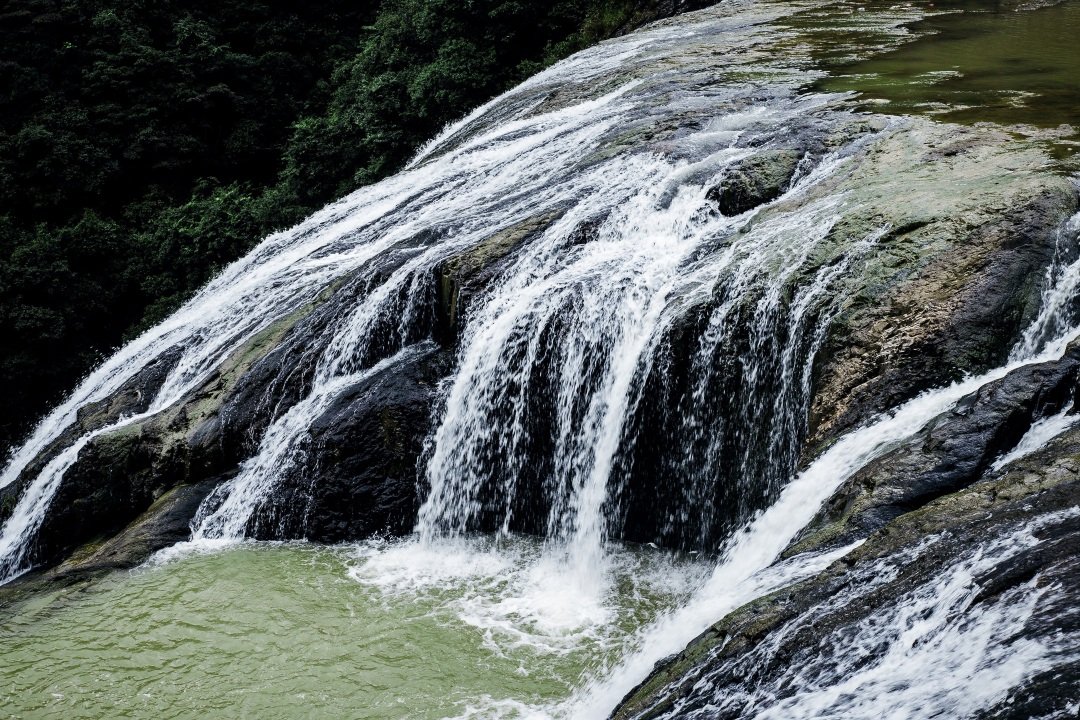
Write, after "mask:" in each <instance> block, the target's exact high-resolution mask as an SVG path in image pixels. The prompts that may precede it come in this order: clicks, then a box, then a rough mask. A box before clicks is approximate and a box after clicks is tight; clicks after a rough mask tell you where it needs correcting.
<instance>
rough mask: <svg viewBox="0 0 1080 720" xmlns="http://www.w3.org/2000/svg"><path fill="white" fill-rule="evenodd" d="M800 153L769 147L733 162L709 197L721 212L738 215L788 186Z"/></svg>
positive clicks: (796, 166) (797, 164) (770, 198)
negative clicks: (766, 149)
mask: <svg viewBox="0 0 1080 720" xmlns="http://www.w3.org/2000/svg"><path fill="white" fill-rule="evenodd" d="M802 157H803V155H802V153H800V152H798V151H797V150H788V149H782V150H768V151H765V152H763V153H760V154H758V155H754V156H752V157H750V158H748V159H746V160H743V161H741V162H738V163H736V164H735V165H733V166H732V167H731V168H730V170H729V172H728V173H727V175H726V177H724V179H723V180H721V182H720V184H719V185H717V186H716V187H714V188H712V189H711V190H709V193H708V196H707V197H708V198H709V200H711V201H712V202H714V203H716V206H717V208H719V210H720V212H721V213H723V214H724V215H729V216H731V215H741V214H742V213H744V212H746V211H747V210H752V209H754V208H756V207H757V206H758V205H763V204H765V203H767V202H769V201H771V200H775V199H776V198H778V197H780V195H781V194H782V193H783V192H784V190H786V189H787V188H788V184H789V183H790V182H791V178H792V176H793V175H794V174H795V170H796V168H798V166H799V161H800V160H801V159H802Z"/></svg>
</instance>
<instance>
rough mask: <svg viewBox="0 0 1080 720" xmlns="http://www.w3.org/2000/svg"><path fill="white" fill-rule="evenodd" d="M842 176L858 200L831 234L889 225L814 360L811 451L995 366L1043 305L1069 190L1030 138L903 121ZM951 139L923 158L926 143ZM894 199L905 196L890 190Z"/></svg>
mask: <svg viewBox="0 0 1080 720" xmlns="http://www.w3.org/2000/svg"><path fill="white" fill-rule="evenodd" d="M911 123H912V127H911V129H910V131H905V132H901V133H896V134H893V135H891V136H890V137H889V138H887V139H886V140H885V141H883V142H882V143H879V144H877V145H875V146H874V147H873V148H871V150H870V154H871V160H872V161H871V162H867V163H862V164H860V165H859V167H858V168H857V169H856V170H855V171H854V173H853V175H852V177H851V178H850V185H849V186H850V187H851V188H852V190H851V192H853V193H854V194H856V195H858V196H864V197H865V198H866V199H867V202H868V205H869V208H868V210H867V212H865V213H864V214H863V215H861V216H860V217H852V218H845V219H844V220H842V221H841V222H840V223H839V224H838V226H837V227H836V228H835V229H834V233H836V234H842V235H847V236H849V237H850V236H853V235H854V236H858V235H861V234H862V235H865V234H867V233H869V232H871V231H873V228H874V226H875V225H876V226H877V227H878V228H884V229H886V230H887V233H886V235H884V236H883V238H882V239H881V241H880V242H879V246H878V248H877V250H876V251H875V252H874V253H873V255H872V257H871V258H870V261H869V262H868V264H867V266H866V267H865V269H864V270H862V271H861V272H860V273H858V274H856V275H853V276H852V278H851V280H852V283H853V284H854V287H853V288H852V299H851V300H850V301H848V302H847V303H846V304H845V307H844V308H843V310H842V312H841V313H840V314H839V315H838V317H837V318H836V320H835V321H834V323H833V326H832V328H831V329H830V333H829V337H828V340H827V341H826V343H825V346H824V347H823V348H822V350H821V353H820V354H819V357H818V359H817V363H816V365H817V367H816V368H815V382H814V386H815V392H814V400H813V404H812V407H811V411H810V419H809V425H810V428H809V429H810V432H809V436H808V440H807V451H808V456H812V455H813V454H815V453H816V449H817V448H820V447H821V446H822V445H823V444H824V443H828V442H829V441H830V440H831V439H833V438H835V437H837V436H838V435H839V434H841V433H842V432H844V431H846V430H848V429H850V428H852V427H854V426H856V425H858V424H859V423H861V422H862V421H863V420H864V419H865V418H867V417H871V416H873V415H874V414H876V413H880V412H884V411H886V410H888V409H889V408H892V407H895V406H897V405H899V404H900V403H902V402H904V401H905V400H908V399H910V398H912V397H914V396H915V395H917V394H918V393H919V392H922V391H923V390H926V389H929V388H931V387H939V386H941V385H944V384H947V383H949V382H952V381H954V380H956V379H958V378H960V377H962V376H963V375H964V374H966V373H977V372H982V371H985V370H987V369H989V368H991V367H995V366H998V365H1000V364H1001V363H1002V362H1004V360H1005V359H1006V357H1007V356H1008V353H1009V351H1010V349H1011V347H1012V345H1013V343H1014V342H1015V339H1016V338H1017V336H1018V334H1019V332H1020V330H1021V328H1022V327H1024V325H1025V324H1026V323H1027V322H1029V321H1030V320H1032V319H1033V318H1034V315H1035V313H1036V312H1037V311H1038V308H1039V304H1040V293H1041V290H1042V283H1043V282H1044V281H1045V273H1044V272H1043V269H1044V268H1045V267H1046V266H1047V265H1048V264H1049V262H1050V259H1051V258H1052V257H1053V255H1054V252H1055V248H1056V245H1057V238H1058V230H1059V228H1060V227H1061V225H1062V223H1063V222H1064V220H1065V219H1067V218H1068V217H1069V216H1070V215H1071V214H1072V213H1073V212H1075V211H1076V208H1077V194H1076V189H1075V187H1074V186H1072V185H1071V184H1070V183H1069V182H1067V181H1065V180H1064V179H1062V178H1056V177H1053V176H1047V175H1045V174H1043V173H1042V172H1040V170H1039V168H1040V167H1041V166H1042V165H1043V163H1045V158H1044V157H1043V156H1042V155H1041V153H1040V152H1039V151H1037V150H1036V149H1035V148H1033V147H1031V146H1024V145H1013V146H1010V145H1009V143H1008V141H1007V140H1006V139H1005V136H1004V135H1003V134H1001V133H999V132H998V131H994V130H989V129H985V128H983V129H970V128H958V127H955V126H933V125H932V124H929V123H922V122H919V121H911ZM943 147H945V148H955V149H957V152H956V153H954V154H949V155H947V156H938V157H936V158H935V157H934V156H933V153H934V152H936V151H935V150H934V148H937V149H939V150H940V148H943ZM898 198H903V202H897V199H898Z"/></svg>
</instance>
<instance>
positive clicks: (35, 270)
mask: <svg viewBox="0 0 1080 720" xmlns="http://www.w3.org/2000/svg"><path fill="white" fill-rule="evenodd" d="M661 2H663V0H659V1H658V0H585V1H584V2H581V1H577V2H570V1H568V0H554V1H544V2H541V1H540V0H383V1H382V2H381V3H379V2H375V3H350V2H345V1H344V0H307V2H305V3H300V4H295V5H293V6H290V8H291V9H288V10H282V9H280V7H279V5H278V4H274V3H270V2H268V0H247V1H246V2H236V0H217V2H210V1H209V0H194V1H188V2H179V1H178V0H153V2H151V1H150V0H11V1H10V2H8V3H6V4H5V5H4V6H3V8H0V252H2V253H3V257H4V258H6V260H5V261H4V262H3V264H2V265H0V334H2V337H3V338H4V343H3V345H2V346H0V347H2V350H0V395H2V396H3V397H4V400H5V401H4V403H3V405H2V406H0V448H2V447H4V446H7V445H9V444H11V443H12V442H14V441H15V440H17V439H18V437H19V436H20V435H21V434H23V433H25V432H26V431H27V430H28V429H29V425H30V423H31V422H32V421H33V420H34V419H35V418H36V417H37V416H38V415H40V413H41V412H42V411H43V410H44V408H45V407H46V406H47V405H48V404H50V403H54V402H56V401H57V400H58V399H59V397H60V395H61V393H62V392H64V391H65V390H67V389H68V388H70V387H71V385H72V384H74V382H75V381H76V380H77V378H78V377H79V376H81V375H83V374H85V373H86V372H87V371H88V370H89V369H90V368H91V367H92V366H93V365H94V364H95V363H97V362H99V361H100V360H101V358H102V357H103V356H104V355H106V354H108V353H109V352H111V351H112V350H113V349H114V348H115V347H116V346H117V345H118V344H119V343H120V342H122V341H123V340H125V339H127V338H130V337H132V336H133V335H134V334H135V333H137V332H139V331H141V330H142V329H145V328H146V327H148V326H150V325H152V324H153V323H155V322H158V321H160V320H161V319H162V318H164V317H165V316H166V315H168V313H170V312H171V311H172V310H174V309H175V308H176V307H177V306H178V305H179V304H180V303H182V302H183V301H184V300H185V299H187V298H188V297H190V296H191V294H192V293H194V292H195V291H196V290H197V289H198V288H199V287H200V286H201V285H203V284H204V283H205V282H206V281H207V280H208V279H210V278H211V277H212V276H213V275H214V274H215V273H216V272H218V271H219V270H220V269H221V268H222V267H224V266H225V265H226V264H227V263H229V262H231V261H232V260H235V259H236V258H238V257H239V256H241V255H242V254H243V253H244V252H246V251H247V250H248V249H250V248H251V247H252V246H253V245H254V243H255V242H257V241H258V240H259V239H261V238H262V237H264V236H265V235H266V234H268V233H269V232H271V231H273V230H277V229H282V228H284V227H287V226H288V225H291V224H293V223H295V222H296V221H298V220H299V219H301V218H302V217H303V216H304V215H306V214H308V213H310V212H311V211H313V210H314V209H316V208H318V207H319V206H321V205H322V204H324V203H326V202H327V201H329V200H331V199H333V198H335V197H337V196H340V195H342V194H344V193H346V192H349V191H351V190H353V189H355V188H356V187H358V186H359V185H362V184H365V183H370V182H373V181H376V180H378V179H380V178H382V177H385V176H386V175H388V174H389V173H392V172H394V171H395V170H396V169H398V168H399V167H400V166H401V165H402V164H403V162H404V161H405V160H406V159H407V158H408V157H409V155H410V154H411V153H413V152H414V151H415V149H416V147H417V146H418V145H419V144H420V143H422V142H423V141H424V140H426V139H427V138H429V137H430V136H431V135H433V134H434V133H435V132H436V131H437V130H438V129H439V128H440V127H442V126H443V125H445V124H446V123H448V122H450V121H452V120H454V119H455V118H457V117H460V116H461V115H463V114H465V113H466V112H468V111H469V110H470V109H471V108H473V107H474V106H476V105H478V104H480V103H482V102H484V101H486V100H488V99H489V98H491V97H492V96H494V95H495V94H497V93H499V92H501V91H503V90H505V89H507V88H509V87H510V86H512V85H514V84H516V83H517V82H519V81H521V80H523V79H524V78H525V77H527V76H529V75H530V74H532V73H534V72H536V71H538V70H540V69H541V68H543V67H544V66H545V65H547V64H549V63H551V62H553V61H555V60H557V59H559V58H561V57H564V56H565V55H567V54H569V53H571V52H573V51H575V50H578V49H581V48H583V47H585V46H587V45H589V44H591V43H593V42H596V41H597V40H600V39H603V38H606V37H610V36H612V35H614V34H617V33H619V32H622V31H624V30H625V29H627V28H628V27H630V26H632V25H634V24H637V23H640V22H643V21H645V20H648V19H651V18H654V17H656V16H658V15H661V14H667V13H670V12H673V10H674V3H672V2H671V0H667V3H668V4H667V6H662V5H661V4H660V3H661ZM684 4H685V3H684ZM696 4H702V3H701V2H700V0H699V1H698V2H697V3H696Z"/></svg>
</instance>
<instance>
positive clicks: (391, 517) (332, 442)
mask: <svg viewBox="0 0 1080 720" xmlns="http://www.w3.org/2000/svg"><path fill="white" fill-rule="evenodd" d="M449 367H450V358H449V357H448V355H447V353H446V352H445V351H444V350H442V349H440V348H439V347H438V346H437V345H435V344H434V343H429V344H428V346H427V347H426V348H425V349H424V350H423V351H422V352H419V353H417V354H415V355H414V356H412V357H410V358H409V359H407V360H404V361H402V362H399V363H397V364H395V365H393V366H391V367H390V368H388V369H387V370H386V371H383V372H381V373H378V374H376V375H374V376H373V377H369V378H367V379H366V380H364V381H362V382H359V383H357V384H356V385H354V386H352V387H350V388H349V389H348V390H346V391H345V392H343V393H342V394H341V395H339V396H338V397H337V398H335V400H334V402H333V404H332V405H331V406H330V407H329V408H328V409H327V410H326V411H325V412H324V413H322V415H320V416H319V417H318V418H316V419H315V420H314V422H313V423H312V425H311V429H310V438H309V439H308V440H307V441H306V442H305V445H304V448H303V450H302V452H303V454H304V458H305V461H304V463H303V465H301V466H300V467H297V468H293V469H291V470H287V469H285V468H283V469H282V472H283V474H285V477H284V478H283V479H282V481H281V482H280V484H279V487H278V488H277V489H275V491H274V492H273V494H272V496H271V498H270V499H269V500H268V501H267V502H266V503H264V505H263V506H262V507H261V508H260V509H259V510H258V512H257V515H256V517H255V518H254V519H253V521H252V523H251V526H250V533H251V534H252V535H253V536H254V537H263V538H275V539H281V538H306V539H308V540H313V541H316V542H341V541H344V540H352V539H357V538H365V537H369V536H371V535H374V534H377V533H379V534H382V533H389V534H396V535H400V534H404V533H408V532H410V531H411V530H412V528H413V526H414V524H415V522H416V511H417V508H418V507H419V500H420V498H419V497H418V487H417V460H418V458H419V457H420V455H421V452H422V450H423V443H424V439H425V438H426V437H427V434H428V430H429V428H430V424H431V418H432V415H433V404H434V401H435V397H436V386H437V383H438V381H439V380H440V379H441V378H442V377H443V376H444V375H445V374H446V372H448V370H449Z"/></svg>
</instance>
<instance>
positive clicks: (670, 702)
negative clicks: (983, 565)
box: [612, 433, 1080, 720]
mask: <svg viewBox="0 0 1080 720" xmlns="http://www.w3.org/2000/svg"><path fill="white" fill-rule="evenodd" d="M1047 457H1067V458H1069V459H1068V461H1067V463H1068V464H1069V466H1070V467H1071V471H1067V472H1064V473H1061V472H1057V471H1055V470H1054V469H1053V468H1052V467H1051V468H1047V467H1046V464H1045V463H1046V458H1047ZM1078 469H1080V434H1078V433H1072V434H1071V435H1070V436H1069V437H1068V438H1063V439H1062V440H1061V441H1060V442H1058V443H1057V444H1056V447H1055V449H1054V450H1048V451H1045V452H1044V453H1043V454H1042V458H1040V459H1036V460H1032V461H1031V462H1029V463H1023V464H1022V465H1021V466H1018V467H1017V468H1014V469H1013V470H1011V471H1007V472H1006V473H1005V474H1004V476H1003V477H1001V478H1000V479H998V480H995V481H993V482H986V483H980V484H976V485H974V486H972V487H971V488H969V489H966V490H963V491H961V492H959V493H956V494H954V495H949V496H947V497H943V498H941V499H940V500H938V501H936V502H933V503H931V504H929V505H928V506H926V507H925V508H923V509H921V510H919V511H917V512H912V513H909V514H906V515H904V516H902V517H900V518H898V519H896V520H894V521H893V522H892V523H891V524H889V525H888V526H887V528H885V529H883V530H881V531H879V532H877V533H876V534H874V535H873V536H871V538H870V539H869V540H868V541H867V542H866V543H865V544H864V545H863V546H862V547H860V548H858V549H856V550H854V551H853V552H851V553H850V554H849V555H848V556H847V557H845V558H844V559H843V560H842V561H838V562H836V563H834V564H833V565H831V566H830V567H829V568H828V569H826V570H825V571H824V572H823V573H821V574H820V575H818V576H815V577H813V578H811V579H809V580H806V581H804V582H801V583H798V584H796V585H794V586H792V587H789V588H786V589H783V590H780V591H777V592H775V593H773V594H772V595H768V596H766V597H764V598H761V599H760V600H757V601H755V602H753V603H751V604H749V605H747V606H744V607H743V608H740V609H739V610H737V611H735V612H733V613H731V614H730V615H728V616H727V617H725V618H724V619H722V620H721V621H720V622H718V623H717V624H716V625H714V626H713V627H711V628H710V629H709V630H707V631H706V632H705V633H703V634H702V635H700V636H699V637H698V638H697V639H695V640H694V641H693V642H692V643H690V645H689V646H688V647H687V649H686V650H684V651H683V652H682V653H680V654H679V655H677V656H675V657H674V658H671V659H668V660H665V661H664V662H662V663H660V664H659V665H658V667H657V668H656V669H655V670H654V672H653V673H652V674H651V675H650V677H649V678H648V679H647V680H646V681H645V682H644V683H642V684H641V685H640V686H639V687H638V688H636V689H635V690H634V691H632V692H631V693H630V694H629V695H628V696H627V697H626V698H625V699H624V700H623V701H622V703H620V705H619V707H618V708H617V709H616V710H615V712H614V713H613V715H612V717H613V718H618V719H620V720H625V719H628V718H640V719H645V718H658V717H662V716H665V715H666V713H670V712H672V711H673V710H674V709H675V708H678V716H679V717H687V718H691V717H708V718H717V719H720V718H742V717H752V716H754V715H755V714H756V713H757V712H759V711H761V710H762V709H764V708H765V707H769V706H773V705H775V704H776V703H777V702H780V701H782V700H783V699H784V698H786V697H790V696H791V695H793V694H795V693H796V692H797V691H798V689H799V688H800V687H801V686H802V684H804V683H811V682H817V681H820V682H826V683H838V682H842V680H843V678H844V677H845V675H846V674H848V673H851V672H855V671H857V670H858V669H860V668H863V667H867V666H868V665H869V664H871V663H873V662H875V660H876V659H877V658H878V657H880V652H881V651H882V650H881V649H878V648H876V647H875V646H874V645H872V644H870V638H866V637H864V636H862V635H860V633H861V632H863V631H861V630H860V628H865V627H878V625H876V624H875V623H880V622H882V621H883V618H888V617H889V613H890V611H891V610H892V609H894V608H895V606H896V604H897V603H898V602H902V601H903V598H905V597H911V596H912V593H916V592H919V591H920V588H926V587H928V586H930V585H931V584H933V583H934V582H936V581H938V579H939V578H941V577H942V576H943V574H945V573H948V572H950V569H951V568H952V567H953V566H955V565H957V564H959V563H962V562H966V561H968V560H969V559H970V558H971V557H972V555H973V553H975V552H977V549H978V548H987V547H989V546H991V545H992V544H993V542H995V541H996V540H1000V541H1001V542H1003V543H1004V544H1005V545H1006V546H1010V547H1011V548H1012V551H1010V552H1006V553H1003V555H1002V558H1001V560H1000V561H995V562H994V564H992V565H991V566H990V567H989V569H987V570H984V571H983V572H982V573H981V574H980V575H979V576H978V577H976V578H975V579H974V583H975V589H976V591H977V592H976V593H975V595H974V600H973V601H972V602H971V604H970V605H965V609H964V613H965V614H974V613H978V612H980V611H981V610H982V609H983V608H984V607H990V606H992V605H994V604H995V603H996V602H997V600H998V598H999V597H1000V596H1002V595H1003V594H1005V593H1008V592H1010V591H1016V590H1017V589H1022V590H1023V589H1026V590H1029V591H1030V589H1031V587H1032V585H1031V584H1032V583H1037V584H1038V586H1042V587H1053V588H1054V592H1052V593H1050V594H1048V595H1047V596H1046V599H1045V600H1044V601H1041V602H1039V603H1038V604H1037V605H1035V606H1034V608H1035V609H1034V612H1033V613H1032V614H1031V616H1030V617H1027V618H1025V619H1024V621H1023V630H1022V635H1021V637H1024V638H1030V639H1034V640H1038V639H1040V638H1042V639H1046V641H1049V640H1050V639H1051V638H1052V639H1053V641H1054V642H1061V641H1062V639H1063V638H1069V637H1074V638H1075V637H1080V634H1078V633H1080V612H1078V611H1077V610H1076V607H1077V603H1078V601H1080V562H1078V561H1077V558H1076V556H1075V548H1076V547H1077V546H1078V544H1080V523H1078V521H1077V517H1076V513H1075V507H1076V505H1077V503H1080V480H1077V470H1078ZM1040 470H1042V471H1041V472H1040ZM1025 527H1030V528H1032V529H1031V530H1030V532H1033V533H1034V535H1035V536H1036V537H1038V538H1040V540H1041V542H1039V543H1038V544H1034V545H1030V544H1026V545H1025V546H1024V547H1023V549H1019V550H1018V549H1017V545H1016V544H1015V542H1014V541H1012V540H1009V539H1008V538H1009V537H1010V536H1011V535H1013V534H1014V533H1018V532H1019V533H1022V534H1023V533H1025V532H1028V531H1025V530H1024V528H1025ZM1025 586H1026V588H1025ZM951 621H952V622H962V621H961V620H960V619H958V618H952V619H951ZM868 622H870V623H871V624H870V625H869V626H868V625H867V624H866V623H868ZM853 637H859V638H861V640H860V643H861V644H860V645H859V647H860V650H859V651H858V652H859V654H858V655H844V654H843V653H844V650H843V648H844V647H845V646H846V645H845V642H846V641H845V638H853ZM1015 639H1019V638H1012V640H1015ZM998 641H999V642H1009V641H1011V640H1010V639H1006V638H1000V639H999V640H998ZM882 642H884V638H883V639H882ZM1075 647H1076V646H1075V645H1074V649H1075ZM796 673H797V674H798V677H795V674H796ZM822 673H825V674H824V675H823V674H822ZM828 673H837V675H836V677H832V678H830V676H829V675H828ZM1075 678H1076V675H1075V673H1074V672H1070V666H1069V665H1065V666H1059V667H1058V668H1057V669H1056V670H1055V671H1054V672H1043V673H1038V674H1036V675H1035V676H1034V677H1032V678H1031V679H1030V680H1029V681H1027V682H1026V683H1024V684H1022V685H1021V686H1020V687H1018V688H1013V689H1012V690H1011V691H1010V692H1009V694H1008V696H1007V697H1006V698H1004V699H1003V700H1002V701H1001V702H1000V703H998V704H997V705H996V706H995V707H993V708H992V709H990V710H989V711H987V712H985V713H984V714H982V715H980V717H986V718H1016V719H1017V720H1019V719H1020V718H1027V717H1031V716H1032V713H1034V714H1036V715H1038V714H1040V713H1049V712H1051V711H1055V710H1062V709H1063V708H1065V707H1066V705H1067V704H1068V703H1069V702H1073V701H1075V695H1074V694H1073V693H1074V689H1075V687H1076V681H1075Z"/></svg>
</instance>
